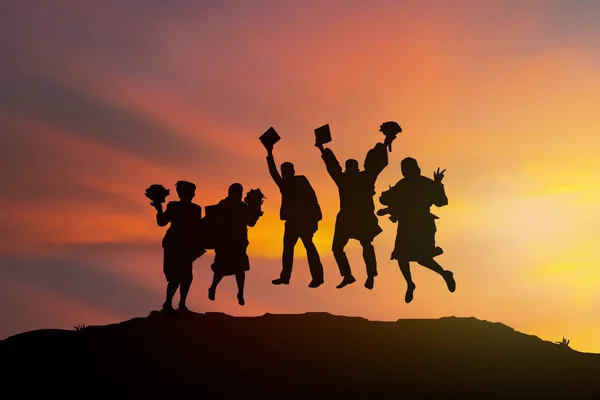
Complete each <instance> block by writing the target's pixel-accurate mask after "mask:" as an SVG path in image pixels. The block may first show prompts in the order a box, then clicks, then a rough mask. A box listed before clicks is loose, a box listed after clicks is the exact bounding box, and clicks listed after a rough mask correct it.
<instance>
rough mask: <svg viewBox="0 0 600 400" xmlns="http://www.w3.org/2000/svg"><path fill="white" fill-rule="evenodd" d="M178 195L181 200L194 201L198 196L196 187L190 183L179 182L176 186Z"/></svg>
mask: <svg viewBox="0 0 600 400" xmlns="http://www.w3.org/2000/svg"><path fill="white" fill-rule="evenodd" d="M175 189H176V190H177V195H178V196H179V198H180V199H181V200H184V201H192V199H193V198H194V196H195V195H196V185H194V184H193V183H192V182H188V181H179V182H177V183H176V184H175Z"/></svg>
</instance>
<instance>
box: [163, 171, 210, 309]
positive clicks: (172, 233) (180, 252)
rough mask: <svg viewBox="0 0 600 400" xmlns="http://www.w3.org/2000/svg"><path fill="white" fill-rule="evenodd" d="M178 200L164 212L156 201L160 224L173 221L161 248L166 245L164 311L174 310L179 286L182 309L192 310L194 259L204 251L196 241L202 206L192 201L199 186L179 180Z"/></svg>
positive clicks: (177, 188) (177, 187)
mask: <svg viewBox="0 0 600 400" xmlns="http://www.w3.org/2000/svg"><path fill="white" fill-rule="evenodd" d="M175 187H176V190H177V195H178V196H179V201H171V202H169V203H168V204H167V208H166V210H165V211H164V212H163V209H162V204H161V203H158V202H153V203H152V205H153V206H154V207H155V208H156V211H157V214H156V223H157V224H158V226H166V225H167V224H169V223H170V224H171V225H170V226H169V229H168V230H167V232H166V234H165V236H164V238H163V241H162V247H163V248H164V258H163V272H164V274H165V277H166V279H167V298H166V300H165V303H164V304H163V306H162V310H163V311H166V312H173V311H175V310H174V309H173V304H172V302H173V297H174V296H175V293H176V292H177V289H178V288H179V295H180V298H179V309H180V310H182V311H189V310H188V308H187V306H186V299H187V295H188V293H189V291H190V286H191V284H192V280H193V274H192V269H193V263H194V260H195V259H197V258H198V257H199V256H201V255H202V254H204V251H203V250H201V251H200V252H198V248H197V245H196V241H195V235H196V234H197V228H198V225H199V223H200V220H201V218H202V207H200V206H199V205H197V204H194V203H192V199H193V198H194V196H195V195H196V185H194V184H193V183H191V182H187V181H179V182H177V183H176V185H175Z"/></svg>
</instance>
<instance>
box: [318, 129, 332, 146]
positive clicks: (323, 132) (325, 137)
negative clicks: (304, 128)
mask: <svg viewBox="0 0 600 400" xmlns="http://www.w3.org/2000/svg"><path fill="white" fill-rule="evenodd" d="M315 139H316V140H317V144H325V143H329V142H331V131H330V130H329V124H325V125H323V126H321V127H320V128H317V129H315Z"/></svg>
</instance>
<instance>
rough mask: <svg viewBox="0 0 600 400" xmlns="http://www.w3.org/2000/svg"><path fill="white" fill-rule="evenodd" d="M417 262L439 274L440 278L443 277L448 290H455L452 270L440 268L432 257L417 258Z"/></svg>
mask: <svg viewBox="0 0 600 400" xmlns="http://www.w3.org/2000/svg"><path fill="white" fill-rule="evenodd" d="M418 263H419V264H421V265H422V266H424V267H426V268H429V269H430V270H432V271H434V272H437V273H438V274H440V275H441V276H442V278H444V281H446V286H447V287H448V290H449V291H450V292H454V291H455V290H456V281H455V280H454V274H453V273H452V271H448V270H444V268H442V266H441V265H440V264H438V263H437V262H436V261H435V260H434V259H433V258H428V259H424V260H419V261H418Z"/></svg>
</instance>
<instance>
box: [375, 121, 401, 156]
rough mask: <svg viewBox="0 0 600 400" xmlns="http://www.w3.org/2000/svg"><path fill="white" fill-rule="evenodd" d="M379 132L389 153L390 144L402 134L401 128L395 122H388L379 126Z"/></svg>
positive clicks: (390, 149)
mask: <svg viewBox="0 0 600 400" xmlns="http://www.w3.org/2000/svg"><path fill="white" fill-rule="evenodd" d="M379 132H381V133H383V134H384V135H385V140H386V142H387V146H388V149H389V151H392V142H393V141H394V139H396V136H398V134H399V133H401V132H402V127H400V125H398V123H397V122H394V121H388V122H384V123H383V124H381V126H380V127H379Z"/></svg>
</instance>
